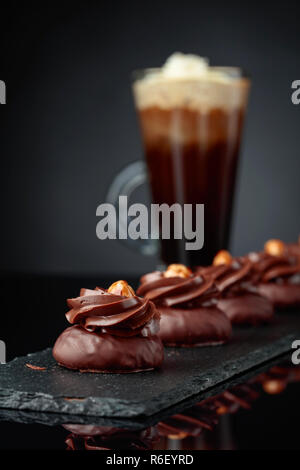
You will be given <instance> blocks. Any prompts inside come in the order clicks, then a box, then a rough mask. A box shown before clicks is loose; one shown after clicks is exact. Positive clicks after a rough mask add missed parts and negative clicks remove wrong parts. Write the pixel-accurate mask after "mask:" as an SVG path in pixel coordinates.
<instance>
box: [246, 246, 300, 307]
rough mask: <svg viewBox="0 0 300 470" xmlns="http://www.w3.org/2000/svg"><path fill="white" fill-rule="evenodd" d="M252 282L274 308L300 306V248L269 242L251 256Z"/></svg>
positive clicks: (249, 257) (249, 256)
mask: <svg viewBox="0 0 300 470" xmlns="http://www.w3.org/2000/svg"><path fill="white" fill-rule="evenodd" d="M248 259H249V260H250V261H251V263H252V266H253V277H252V282H253V284H255V285H256V286H257V290H258V292H259V293H260V294H261V295H263V296H264V297H266V298H267V299H269V300H270V302H272V304H273V305H274V306H275V307H276V308H294V307H299V306H300V245H299V247H298V244H296V243H295V244H292V243H291V244H285V243H283V242H282V241H281V240H269V241H268V242H267V243H266V244H265V248H264V251H263V252H259V253H250V254H249V255H248Z"/></svg>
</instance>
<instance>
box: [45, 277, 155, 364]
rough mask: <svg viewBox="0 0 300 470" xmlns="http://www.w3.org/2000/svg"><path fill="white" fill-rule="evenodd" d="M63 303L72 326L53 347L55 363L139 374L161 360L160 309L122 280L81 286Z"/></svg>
mask: <svg viewBox="0 0 300 470" xmlns="http://www.w3.org/2000/svg"><path fill="white" fill-rule="evenodd" d="M67 303H68V306H69V307H70V310H69V311H68V312H67V314H66V318H67V320H68V321H69V323H71V324H72V325H73V326H71V327H70V328H67V329H66V330H65V331H64V332H63V333H62V334H61V335H60V337H59V338H58V339H57V341H56V343H55V346H54V348H53V356H54V358H55V359H56V360H57V362H58V363H59V364H61V365H63V366H65V367H68V368H70V369H79V370H80V371H90V372H138V371H141V370H149V369H153V368H154V367H158V366H159V365H160V364H161V363H162V360H163V346H162V343H161V340H160V339H159V337H158V336H157V333H158V330H159V313H158V311H157V309H156V308H155V306H154V304H153V303H152V302H151V301H149V300H147V299H142V298H140V297H137V296H136V295H135V293H134V291H133V290H132V288H131V287H130V286H128V284H127V283H126V281H117V282H115V283H114V284H112V286H111V287H110V288H109V289H108V290H106V289H102V288H99V287H96V289H94V290H92V289H81V291H80V296H79V297H76V298H73V299H68V300H67Z"/></svg>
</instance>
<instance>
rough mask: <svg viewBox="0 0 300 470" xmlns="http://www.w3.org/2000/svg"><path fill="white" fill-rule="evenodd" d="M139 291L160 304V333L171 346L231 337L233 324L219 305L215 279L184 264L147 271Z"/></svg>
mask: <svg viewBox="0 0 300 470" xmlns="http://www.w3.org/2000/svg"><path fill="white" fill-rule="evenodd" d="M137 293H138V295H142V296H144V297H145V298H146V299H148V300H151V301H153V302H154V303H155V305H156V306H157V308H158V310H159V313H160V315H161V320H160V330H159V336H160V338H161V339H162V341H163V342H164V344H165V345H167V346H204V345H213V344H221V343H224V342H226V341H228V339H229V338H230V335H231V325H230V322H229V320H228V318H227V317H226V315H224V313H223V312H222V311H221V310H220V309H219V308H217V306H216V304H217V298H216V295H217V291H216V289H215V287H214V282H213V280H212V279H209V280H205V279H204V278H203V277H202V276H200V275H194V274H193V273H192V272H191V271H190V270H189V269H188V268H187V267H185V266H184V265H178V264H173V265H170V266H169V267H168V269H167V270H166V271H164V272H161V271H155V272H153V273H149V274H146V275H145V276H143V277H142V278H141V285H140V287H139V289H138V291H137Z"/></svg>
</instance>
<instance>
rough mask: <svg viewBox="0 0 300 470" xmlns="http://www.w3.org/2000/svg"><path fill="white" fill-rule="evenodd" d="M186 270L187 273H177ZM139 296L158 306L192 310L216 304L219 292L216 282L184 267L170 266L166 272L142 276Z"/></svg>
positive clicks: (138, 291)
mask: <svg viewBox="0 0 300 470" xmlns="http://www.w3.org/2000/svg"><path fill="white" fill-rule="evenodd" d="M179 266H180V269H182V268H185V270H186V271H185V272H181V271H179V270H178V271H176V269H179V268H177V267H179ZM140 283H141V284H140V287H139V288H138V290H137V294H138V295H142V296H144V297H145V298H146V299H148V300H151V301H153V302H154V303H155V305H157V306H162V307H180V308H192V307H195V306H200V305H203V306H210V305H214V304H216V302H217V300H216V295H217V290H216V288H215V286H214V280H213V279H212V278H211V279H207V280H206V279H205V278H204V277H203V276H201V275H198V274H193V273H192V272H191V271H190V270H189V269H188V268H186V267H184V266H182V265H170V266H169V268H168V269H167V270H166V271H164V272H161V271H155V272H152V273H149V274H146V275H144V276H142V278H141V280H140Z"/></svg>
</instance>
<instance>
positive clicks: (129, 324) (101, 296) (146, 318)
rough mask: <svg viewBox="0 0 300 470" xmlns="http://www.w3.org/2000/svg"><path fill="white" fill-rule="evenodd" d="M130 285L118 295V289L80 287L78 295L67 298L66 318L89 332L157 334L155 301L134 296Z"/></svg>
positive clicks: (127, 334)
mask: <svg viewBox="0 0 300 470" xmlns="http://www.w3.org/2000/svg"><path fill="white" fill-rule="evenodd" d="M118 282H119V283H120V282H121V283H122V282H124V281H118ZM128 287H129V286H128V285H126V292H123V294H124V293H125V294H126V295H121V294H119V291H118V290H116V288H115V289H114V292H118V293H117V294H116V293H113V292H110V291H109V290H106V289H102V288H100V287H96V289H94V290H92V289H81V291H80V296H79V297H76V298H73V299H68V300H67V303H68V306H69V307H70V310H69V311H68V312H67V313H66V318H67V320H68V321H69V322H70V323H71V324H79V325H81V326H82V327H83V328H84V329H86V330H87V331H91V332H93V331H97V332H100V333H108V334H110V335H114V336H138V335H139V336H150V335H155V334H156V333H157V332H158V330H159V313H158V311H157V310H156V308H155V306H154V304H153V303H152V302H150V301H149V300H148V299H142V298H140V297H138V296H136V295H134V293H133V291H132V290H130V291H129V290H128ZM128 294H129V295H130V296H128Z"/></svg>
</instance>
